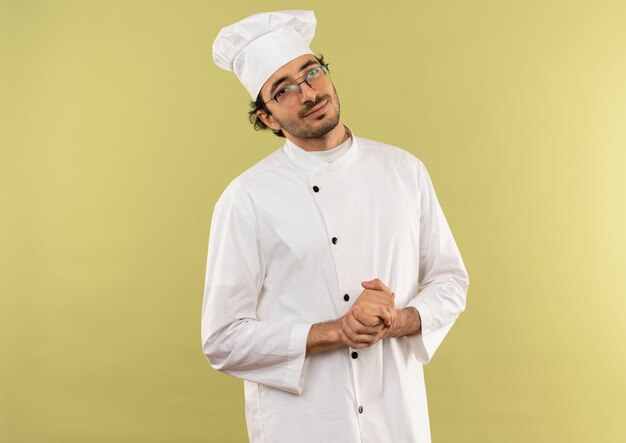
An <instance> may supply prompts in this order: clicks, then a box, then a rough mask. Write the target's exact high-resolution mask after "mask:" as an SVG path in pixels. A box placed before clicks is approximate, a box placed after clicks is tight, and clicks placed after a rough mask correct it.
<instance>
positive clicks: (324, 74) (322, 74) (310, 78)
mask: <svg viewBox="0 0 626 443" xmlns="http://www.w3.org/2000/svg"><path fill="white" fill-rule="evenodd" d="M306 82H307V83H308V84H309V85H310V86H311V88H313V89H315V90H318V91H319V90H321V89H324V88H325V87H326V86H328V84H329V83H330V74H329V72H328V68H327V67H326V66H318V67H317V68H313V69H311V70H310V71H309V72H308V73H307V74H306ZM302 83H304V82H302ZM302 83H300V85H299V86H298V85H295V84H293V85H287V86H284V87H283V88H281V89H280V91H278V93H277V94H276V101H277V102H278V103H279V104H280V105H281V106H282V107H284V108H293V107H295V106H297V105H298V103H299V102H300V88H301V87H302Z"/></svg>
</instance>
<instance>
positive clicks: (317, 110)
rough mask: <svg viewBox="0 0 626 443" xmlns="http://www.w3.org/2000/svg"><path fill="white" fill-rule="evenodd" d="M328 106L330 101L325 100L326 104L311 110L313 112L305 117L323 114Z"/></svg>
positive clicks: (323, 103)
mask: <svg viewBox="0 0 626 443" xmlns="http://www.w3.org/2000/svg"><path fill="white" fill-rule="evenodd" d="M327 105H328V100H324V102H322V103H320V104H319V105H318V106H316V107H314V108H313V109H311V111H310V112H309V113H308V114H305V115H304V116H305V117H310V116H315V115H319V114H322V113H323V112H324V111H326V106H327Z"/></svg>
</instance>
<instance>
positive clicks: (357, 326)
mask: <svg viewBox="0 0 626 443" xmlns="http://www.w3.org/2000/svg"><path fill="white" fill-rule="evenodd" d="M357 313H360V317H359V314H357ZM361 318H363V320H362V319H361ZM346 319H347V321H348V325H350V329H352V330H353V331H354V332H356V333H358V334H369V335H375V334H378V333H379V332H380V330H381V329H382V326H383V324H382V322H381V321H380V319H379V318H378V317H373V316H370V315H367V314H365V313H363V312H362V310H360V309H355V310H352V309H350V310H349V311H348V313H347V314H346ZM370 319H371V320H370ZM368 321H370V322H377V324H376V325H374V326H369V325H368V323H367V322H368Z"/></svg>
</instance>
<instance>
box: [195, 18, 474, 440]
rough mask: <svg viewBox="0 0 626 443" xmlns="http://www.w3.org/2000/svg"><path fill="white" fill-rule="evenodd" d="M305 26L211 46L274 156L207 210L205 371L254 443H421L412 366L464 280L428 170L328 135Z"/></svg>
mask: <svg viewBox="0 0 626 443" xmlns="http://www.w3.org/2000/svg"><path fill="white" fill-rule="evenodd" d="M314 31H315V17H314V15H313V13H312V12H310V11H278V12H271V13H262V14H255V15H253V16H251V17H248V18H246V19H244V20H242V21H240V22H238V23H235V24H234V25H231V26H228V27H226V28H224V29H222V31H221V32H220V34H219V35H218V37H217V39H216V41H215V43H214V46H213V55H214V60H215V62H216V63H217V64H218V65H219V66H220V67H222V68H224V69H228V70H233V71H234V72H235V74H236V75H237V77H238V78H239V80H240V81H241V82H242V83H243V84H244V86H245V87H246V89H247V90H248V92H249V94H250V96H251V98H252V100H253V102H254V103H256V105H255V108H256V111H255V113H254V115H253V118H257V119H258V120H256V121H255V127H267V128H269V129H271V130H272V131H274V132H275V133H276V134H277V135H282V136H284V137H285V138H286V142H285V145H284V146H283V147H282V148H280V149H278V150H277V151H274V152H273V153H272V154H270V155H269V156H267V157H266V158H264V159H263V160H261V161H260V162H259V163H257V164H256V165H254V166H253V167H252V168H250V169H248V170H247V171H245V172H244V173H243V174H241V175H240V176H238V177H237V178H235V179H234V180H233V181H232V182H231V183H230V184H229V185H228V187H227V188H226V190H225V191H224V193H223V194H222V196H221V197H220V199H219V201H218V202H217V204H216V205H215V210H214V213H213V219H212V222H211V234H210V240H209V251H208V258H207V272H206V283H205V293H204V303H203V308H202V347H203V352H204V354H205V355H206V357H207V358H208V360H209V362H210V363H211V365H212V366H213V367H214V368H215V369H217V370H220V371H223V372H225V373H227V374H230V375H232V376H235V377H239V378H241V379H243V380H244V390H245V400H246V420H247V426H248V434H249V437H250V441H252V442H271V443H274V442H289V443H292V442H298V443H300V442H333V443H334V442H350V443H353V442H367V443H369V442H371V443H384V442H394V443H397V442H420V443H421V442H428V441H430V430H429V423H428V409H427V404H426V393H425V387H424V378H423V369H422V365H423V364H426V363H427V362H428V361H429V360H430V359H431V358H432V355H433V353H434V352H435V350H436V349H437V347H438V346H439V344H440V343H441V341H442V340H443V338H444V336H445V335H446V334H447V332H448V331H449V330H450V328H451V326H452V324H453V323H454V321H455V320H456V318H457V317H458V315H459V314H460V313H461V312H462V311H463V310H464V308H465V296H466V292H467V287H468V282H469V280H468V276H467V272H466V270H465V267H464V264H463V261H462V259H461V256H460V254H459V251H458V249H457V246H456V244H455V242H454V239H453V237H452V234H451V232H450V229H449V227H448V225H447V223H446V220H445V217H444V214H443V212H442V210H441V208H440V206H439V203H438V202H437V198H436V196H435V192H434V190H433V187H432V183H431V181H430V178H429V176H428V173H427V171H426V169H425V167H424V165H423V164H422V163H421V162H420V161H419V160H418V159H417V158H416V157H414V156H413V155H412V154H410V153H408V152H407V151H404V150H402V149H400V148H397V147H393V146H389V145H386V144H382V143H378V142H374V141H371V140H366V139H362V138H359V137H356V136H355V135H354V134H353V133H352V132H351V131H350V130H349V129H348V128H347V127H346V126H344V125H343V124H342V123H341V121H340V106H339V98H338V96H337V92H336V90H335V88H334V86H333V84H332V81H331V79H330V70H329V68H328V65H326V64H324V63H323V60H321V58H318V57H316V56H315V55H314V54H313V52H312V51H311V50H310V49H309V47H308V46H309V44H310V41H311V40H312V38H313V34H314Z"/></svg>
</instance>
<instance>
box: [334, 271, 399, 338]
mask: <svg viewBox="0 0 626 443" xmlns="http://www.w3.org/2000/svg"><path fill="white" fill-rule="evenodd" d="M361 286H363V288H365V289H364V290H363V292H362V293H361V295H359V298H358V299H357V300H356V301H355V302H354V304H353V305H352V307H351V308H350V310H349V311H348V313H347V314H346V315H345V316H343V317H342V318H341V325H342V328H341V329H340V330H339V338H340V339H341V341H342V342H343V343H344V344H345V345H346V346H350V347H351V348H353V349H360V348H366V347H368V346H371V345H373V344H374V343H376V342H377V341H378V340H381V339H383V338H387V337H390V336H391V332H392V331H393V328H394V327H395V325H396V321H397V317H398V311H397V310H396V307H395V302H394V298H395V295H394V293H393V292H392V291H391V289H389V288H388V287H387V286H385V284H384V283H383V282H382V281H380V280H379V279H377V278H376V279H374V280H371V281H365V282H361Z"/></svg>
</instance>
